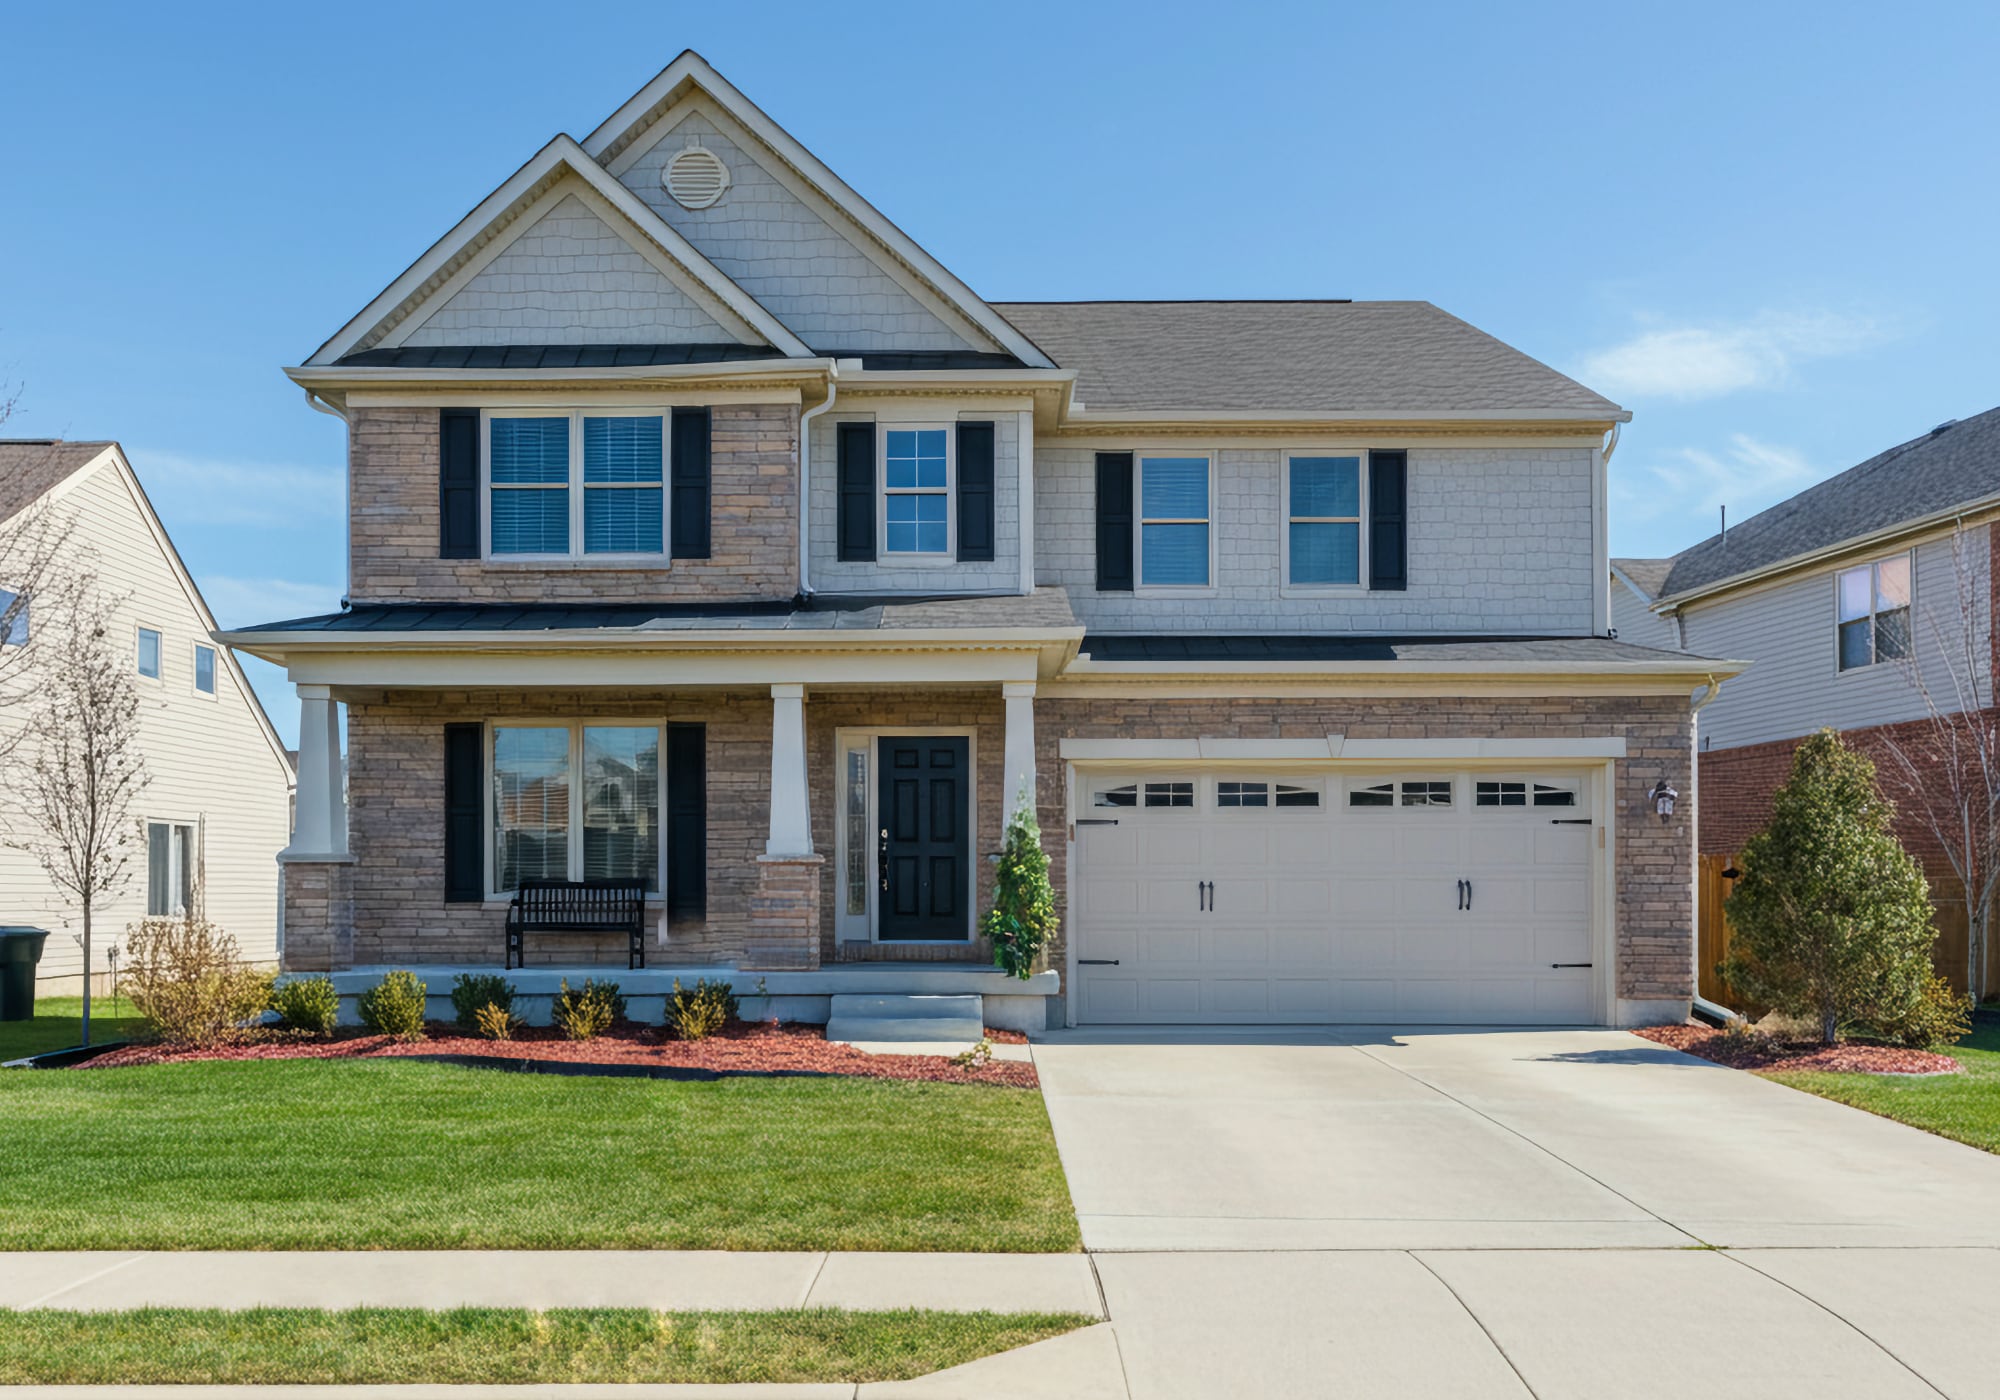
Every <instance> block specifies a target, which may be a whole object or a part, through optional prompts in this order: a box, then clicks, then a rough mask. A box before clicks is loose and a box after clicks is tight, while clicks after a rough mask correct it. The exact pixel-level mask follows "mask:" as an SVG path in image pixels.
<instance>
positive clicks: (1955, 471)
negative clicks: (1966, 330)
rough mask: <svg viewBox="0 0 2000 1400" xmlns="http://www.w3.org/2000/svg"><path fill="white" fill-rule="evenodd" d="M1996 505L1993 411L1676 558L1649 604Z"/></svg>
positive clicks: (1892, 452)
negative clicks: (1897, 530) (1852, 543)
mask: <svg viewBox="0 0 2000 1400" xmlns="http://www.w3.org/2000/svg"><path fill="white" fill-rule="evenodd" d="M1986 505H2000V408H1990V409H1988V410H1987V411H1986V412H1984V413H1981V414H1977V415H1975V416H1974V417H1971V418H1965V419H1960V420H1957V421H1955V422H1951V423H1947V424H1940V425H1939V426H1938V427H1936V428H1933V429H1932V430H1931V431H1930V432H1928V433H1925V434H1924V435H1923V436H1922V437H1919V438H1912V439H1911V440H1910V441H1908V442H1905V443H1900V444H1898V445H1897V446H1895V447H1892V448H1890V449H1889V450H1888V451H1886V452H1881V453H1877V454H1876V455H1875V456H1873V457H1870V458H1869V459H1868V460H1867V461H1865V462H1863V463H1861V464H1860V465H1859V466H1854V467H1849V468H1848V469H1847V470H1846V471H1844V472H1842V473H1840V474H1839V475H1838V476H1832V477H1828V478H1827V479H1826V480H1825V481H1822V482H1820V483H1819V484H1818V485H1817V486H1809V487H1807V488H1806V489H1805V490H1803V491H1801V492H1799V494H1798V495H1796V496H1793V497H1792V498H1791V499H1790V500H1786V501H1780V502H1779V503H1778V504H1777V505H1774V506H1772V507H1771V508H1770V509H1769V510H1766V511H1762V512H1760V513H1758V514H1756V515H1753V516H1751V517H1750V518H1749V519H1748V520H1745V521H1743V522H1742V523H1741V524H1739V525H1731V526H1730V527H1729V533H1728V535H1727V536H1721V535H1715V536H1711V537H1710V538H1708V539H1705V540H1703V541H1702V542H1701V543H1700V544H1697V545H1695V546H1693V547H1692V548H1689V549H1684V550H1682V551H1681V552H1680V553H1679V554H1676V555H1675V556H1673V558H1672V559H1671V560H1666V561H1661V562H1665V563H1668V564H1670V565H1671V568H1670V569H1669V570H1668V572H1667V575H1666V578H1665V581H1664V583H1663V584H1662V585H1661V588H1660V592H1659V594H1658V596H1659V597H1662V598H1668V599H1676V598H1679V597H1682V596H1684V595H1687V594H1690V593H1696V592H1701V591H1705V590H1707V589H1709V588H1711V587H1713V586H1715V585H1717V584H1720V583H1724V582H1727V581H1731V580H1737V579H1741V578H1743V577H1745V576H1746V575H1757V574H1765V573H1769V572H1771V571H1772V570H1774V569H1778V568H1781V567H1784V566H1786V565H1788V564H1791V563H1793V562H1795V561H1799V560H1803V559H1804V558H1806V557H1808V556H1811V555H1816V554H1821V553H1825V552H1827V551H1830V550H1832V549H1833V548H1835V547H1836V546H1839V545H1844V544H1847V543H1849V542H1854V543H1859V542H1860V541H1862V540H1863V539H1865V538H1867V537H1869V536H1873V535H1882V534H1888V533H1892V532H1894V531H1895V530H1896V529H1897V528H1898V527H1905V526H1908V527H1913V526H1917V525H1920V524H1925V523H1931V522H1933V521H1935V520H1937V519H1938V518H1940V517H1947V518H1948V517H1949V516H1950V515H1952V514H1954V513H1956V512H1957V511H1959V510H1962V509H1966V508H1969V507H1974V506H1986Z"/></svg>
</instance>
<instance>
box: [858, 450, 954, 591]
mask: <svg viewBox="0 0 2000 1400" xmlns="http://www.w3.org/2000/svg"><path fill="white" fill-rule="evenodd" d="M924 432H935V433H943V434H944V489H943V490H939V489H938V488H937V487H934V486H897V487H892V486H890V485H889V434H890V433H924ZM892 495H894V496H942V497H944V548H943V549H931V550H903V551H900V552H899V551H896V550H892V549H890V548H889V497H890V496H892ZM875 528H876V530H877V531H878V533H877V535H876V539H878V540H880V541H881V547H880V548H878V549H877V550H876V551H875V562H876V563H878V564H886V565H888V566H889V567H891V568H937V567H938V566H939V565H943V564H954V563H956V562H957V561H958V420H957V419H953V420H951V421H950V422H945V421H942V420H934V419H908V420H903V419H896V418H882V417H880V416H879V415H878V416H877V417H876V419H875Z"/></svg>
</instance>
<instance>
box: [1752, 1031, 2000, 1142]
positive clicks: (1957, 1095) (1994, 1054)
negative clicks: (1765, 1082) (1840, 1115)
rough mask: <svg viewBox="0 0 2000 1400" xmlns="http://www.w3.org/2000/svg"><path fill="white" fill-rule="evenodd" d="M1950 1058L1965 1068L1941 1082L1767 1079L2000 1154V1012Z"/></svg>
mask: <svg viewBox="0 0 2000 1400" xmlns="http://www.w3.org/2000/svg"><path fill="white" fill-rule="evenodd" d="M1946 1053H1948V1054H1950V1055H1951V1056H1952V1058H1953V1059H1955V1060H1957V1061H1958V1063H1959V1064H1960V1066H1962V1070H1961V1072H1960V1073H1958V1074H1951V1075H1943V1076H1940V1077H1938V1078H1935V1079H1930V1078H1926V1079H1900V1078H1896V1077H1894V1076H1884V1075H1877V1074H1784V1073H1767V1074H1766V1076H1765V1077H1766V1078H1768V1079H1775V1080H1777V1081H1778V1082H1779V1083H1780V1084H1789V1085H1791V1086H1792V1087H1793V1088H1794V1089H1803V1090H1805V1091H1806V1092H1807V1093H1809V1094H1818V1095H1820V1096H1821V1097H1823V1098H1829V1099H1837V1100H1839V1101H1840V1102H1841V1103H1844V1104H1852V1105H1853V1106H1854V1107H1855V1108H1865V1109H1867V1110H1868V1111H1869V1112H1870V1113H1879V1114H1881V1115H1882V1116H1883V1117H1884V1118H1893V1119H1895V1120H1896V1121H1897V1122H1898V1123H1908V1124H1909V1125H1910V1126H1911V1127H1913V1128H1922V1129H1923V1130H1924V1131H1925V1132H1930V1133H1937V1134H1938V1135H1940V1136H1941V1137H1948V1138H1956V1139H1957V1140H1958V1141H1960V1142H1965V1143H1970V1144H1972V1146H1974V1147H1982V1148H1984V1149H1986V1150H1987V1151H1988V1152H2000V1012H1993V1011H1982V1012H1980V1013H1979V1015H1978V1017H1977V1018H1976V1019H1975V1021H1974V1023H1973V1028H1972V1034H1971V1035H1969V1036H1967V1037H1966V1038H1965V1039H1964V1040H1962V1041H1960V1042H1959V1043H1958V1044H1957V1045H1954V1046H1953V1047H1952V1048H1951V1049H1950V1050H1949V1051H1947V1052H1946Z"/></svg>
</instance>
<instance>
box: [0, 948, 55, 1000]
mask: <svg viewBox="0 0 2000 1400" xmlns="http://www.w3.org/2000/svg"><path fill="white" fill-rule="evenodd" d="M48 936H49V931H48V930H47V929H41V928H28V927H27V926H26V925H23V924H0V1021H25V1020H27V1019H28V1018H29V1017H31V1016H33V1015H34V1014H35V964H36V963H38V962H40V961H41V960H42V944H43V943H44V942H45V941H46V940H47V939H48Z"/></svg>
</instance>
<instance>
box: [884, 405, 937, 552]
mask: <svg viewBox="0 0 2000 1400" xmlns="http://www.w3.org/2000/svg"><path fill="white" fill-rule="evenodd" d="M951 439H952V434H951V432H950V431H949V430H948V429H945V428H918V427H886V428H884V429H883V430H882V544H883V549H884V552H885V553H888V554H892V555H918V554H940V555H942V554H949V553H950V552H951Z"/></svg>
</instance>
